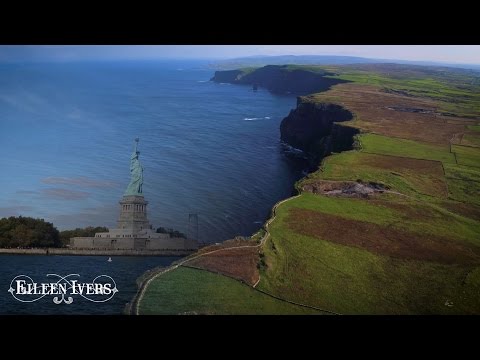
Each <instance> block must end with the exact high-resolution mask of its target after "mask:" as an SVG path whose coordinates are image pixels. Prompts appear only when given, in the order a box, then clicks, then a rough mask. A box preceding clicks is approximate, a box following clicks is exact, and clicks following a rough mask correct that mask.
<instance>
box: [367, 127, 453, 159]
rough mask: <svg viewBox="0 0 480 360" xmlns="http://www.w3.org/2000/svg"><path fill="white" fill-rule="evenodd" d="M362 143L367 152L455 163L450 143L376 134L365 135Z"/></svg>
mask: <svg viewBox="0 0 480 360" xmlns="http://www.w3.org/2000/svg"><path fill="white" fill-rule="evenodd" d="M361 143H362V151H364V152H367V153H373V154H382V155H392V156H403V157H410V158H414V159H426V160H437V161H441V162H444V163H451V164H454V163H455V157H454V155H453V154H451V153H450V151H449V147H448V145H445V146H437V145H431V144H424V143H423V144H422V143H419V142H417V141H413V140H407V139H396V138H391V137H388V136H381V135H376V134H366V135H363V136H362V137H361Z"/></svg>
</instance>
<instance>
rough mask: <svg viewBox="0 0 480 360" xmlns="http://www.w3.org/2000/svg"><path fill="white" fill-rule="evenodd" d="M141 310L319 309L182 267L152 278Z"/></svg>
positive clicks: (286, 311) (274, 311) (271, 311)
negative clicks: (309, 307)
mask: <svg viewBox="0 0 480 360" xmlns="http://www.w3.org/2000/svg"><path fill="white" fill-rule="evenodd" d="M139 313H140V314H142V315H153V314H159V315H172V314H174V315H175V314H215V315H229V314H257V315H268V314H292V315H302V314H318V313H319V312H318V311H316V310H312V309H308V308H305V307H301V306H296V305H292V304H289V303H286V302H283V301H279V300H276V299H274V298H272V297H269V296H267V295H264V294H262V293H260V292H258V291H256V290H254V289H252V288H251V287H249V286H247V285H244V284H242V283H240V282H238V281H236V280H233V279H230V278H227V277H225V276H222V275H217V274H214V273H210V272H208V271H204V270H198V269H192V268H186V267H179V268H178V269H177V270H175V271H171V272H168V273H166V274H165V275H163V276H160V277H157V278H156V279H155V280H153V281H152V282H151V284H150V286H149V288H148V291H147V292H146V294H145V297H144V298H143V300H142V302H141V304H140V311H139Z"/></svg>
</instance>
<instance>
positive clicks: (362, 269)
mask: <svg viewBox="0 0 480 360" xmlns="http://www.w3.org/2000/svg"><path fill="white" fill-rule="evenodd" d="M409 206H410V207H411V208H412V209H417V210H418V211H419V212H425V211H432V209H429V208H426V207H422V206H418V208H416V205H415V204H410V205H409ZM294 208H304V209H310V210H312V209H313V210H314V211H317V212H325V213H329V214H334V215H335V216H341V217H345V218H346V219H356V220H362V221H366V222H373V223H375V224H378V226H379V227H382V228H388V227H389V226H395V224H397V226H403V225H404V224H405V225H406V227H408V228H410V229H411V230H416V231H417V232H435V233H438V234H445V232H446V231H448V236H450V237H451V239H452V240H453V241H458V242H464V241H465V242H469V243H476V244H478V245H480V227H479V225H478V223H477V222H474V221H471V220H468V219H460V218H458V217H456V216H453V215H452V214H450V215H448V214H446V213H443V214H442V213H441V212H438V213H437V211H435V210H433V212H434V214H433V215H432V216H431V217H430V219H429V220H428V221H425V220H424V221H418V220H415V219H414V218H409V217H408V216H407V217H405V213H403V214H402V213H401V212H397V211H392V210H391V209H387V208H382V207H379V206H375V205H373V204H368V202H366V201H362V200H357V199H353V200H352V199H332V198H326V197H325V198H319V197H318V196H315V195H311V194H304V195H302V196H301V197H300V198H297V199H295V200H292V201H290V202H288V203H285V204H284V205H283V206H282V207H281V208H280V209H279V210H278V217H277V219H276V220H275V221H274V222H273V224H272V226H271V233H272V238H271V240H269V242H268V244H267V245H266V246H265V248H264V251H265V254H266V261H267V264H268V269H267V270H266V271H265V272H264V273H263V274H262V281H261V282H260V285H259V286H260V288H261V289H265V290H266V291H269V292H272V293H274V294H276V295H278V296H281V297H284V298H288V299H291V300H294V301H298V302H303V303H306V304H310V305H315V306H319V307H322V308H325V309H329V310H331V311H335V312H339V313H344V314H419V313H420V314H431V313H436V314H456V313H479V312H480V297H479V296H477V295H476V294H478V292H479V290H480V282H478V276H479V275H480V262H479V263H478V265H468V266H467V265H465V266H461V265H458V264H451V265H447V264H438V263H435V262H430V261H417V260H412V259H401V258H394V257H388V256H379V255H376V254H373V253H371V252H370V251H366V250H362V249H358V248H354V247H350V246H344V245H340V244H335V243H333V242H332V241H328V240H331V239H327V238H325V239H322V238H318V237H312V236H305V235H303V234H299V233H298V232H295V231H292V229H291V226H290V224H289V221H288V220H289V213H290V211H291V209H294ZM399 219H401V220H402V222H401V224H399V222H398V220H399ZM406 221H408V223H407V222H406ZM467 233H468V235H467V236H464V235H465V234H467ZM460 234H462V235H460ZM454 239H455V240H454ZM465 277H467V278H468V279H469V281H465V282H462V281H463V280H462V279H463V278H465ZM298 279H301V282H299V280H298ZM447 300H449V301H453V303H454V306H453V307H447V306H445V302H446V301H447Z"/></svg>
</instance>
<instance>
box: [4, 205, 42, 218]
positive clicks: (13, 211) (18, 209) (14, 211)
mask: <svg viewBox="0 0 480 360" xmlns="http://www.w3.org/2000/svg"><path fill="white" fill-rule="evenodd" d="M34 209H35V208H34V207H33V206H28V205H13V206H5V207H0V218H2V217H9V216H20V215H22V213H24V212H26V211H32V210H34Z"/></svg>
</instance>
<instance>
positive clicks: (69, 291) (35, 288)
mask: <svg viewBox="0 0 480 360" xmlns="http://www.w3.org/2000/svg"><path fill="white" fill-rule="evenodd" d="M47 277H49V278H51V280H52V281H50V282H35V281H33V279H32V278H31V277H30V276H27V275H17V276H15V277H14V278H13V279H12V281H11V282H10V288H9V289H8V292H9V293H10V294H12V296H13V297H14V298H15V299H16V300H18V301H21V302H24V303H29V302H35V301H38V300H40V299H42V298H44V297H45V296H50V297H52V301H53V302H54V303H55V304H57V305H58V304H61V303H65V304H71V303H72V302H73V299H74V297H75V296H77V297H82V298H83V299H85V300H88V301H91V302H96V303H101V302H106V301H108V300H110V299H111V298H113V297H114V296H115V294H116V293H117V292H118V289H117V284H116V283H115V280H113V279H112V277H111V276H108V275H99V276H97V277H96V278H94V279H93V280H92V281H90V282H83V281H80V275H79V274H68V275H65V276H61V275H57V274H47Z"/></svg>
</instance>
